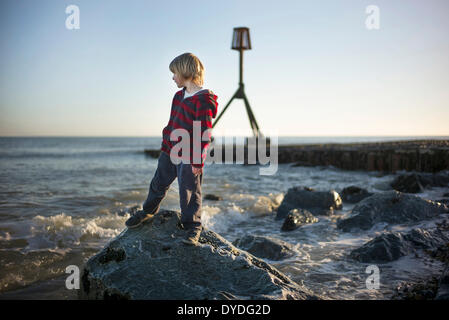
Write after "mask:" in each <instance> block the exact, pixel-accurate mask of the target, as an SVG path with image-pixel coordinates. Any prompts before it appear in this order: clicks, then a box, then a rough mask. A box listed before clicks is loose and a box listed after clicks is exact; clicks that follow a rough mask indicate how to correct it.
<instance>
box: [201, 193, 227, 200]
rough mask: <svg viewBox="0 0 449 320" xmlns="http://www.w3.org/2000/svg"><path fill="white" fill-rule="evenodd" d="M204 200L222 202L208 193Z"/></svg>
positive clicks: (220, 198) (218, 197)
mask: <svg viewBox="0 0 449 320" xmlns="http://www.w3.org/2000/svg"><path fill="white" fill-rule="evenodd" d="M204 200H212V201H220V200H223V198H222V197H220V196H216V195H214V194H210V193H209V194H206V195H205V196H204Z"/></svg>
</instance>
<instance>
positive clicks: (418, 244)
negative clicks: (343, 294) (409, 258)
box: [350, 228, 449, 263]
mask: <svg viewBox="0 0 449 320" xmlns="http://www.w3.org/2000/svg"><path fill="white" fill-rule="evenodd" d="M447 242H449V236H448V235H447V234H445V233H444V232H442V231H440V230H439V229H438V228H433V229H430V230H424V229H420V228H417V229H413V230H412V231H410V232H409V233H402V232H388V233H385V234H382V235H380V236H378V237H376V238H374V239H373V240H370V241H368V242H367V243H365V244H364V245H363V246H361V247H360V248H357V249H355V250H353V251H352V252H351V253H350V257H351V258H352V259H355V260H358V261H360V262H367V263H371V262H378V263H383V262H389V261H394V260H397V259H399V258H400V257H403V256H406V255H408V254H411V253H414V252H415V251H416V250H418V249H429V250H432V249H436V248H438V247H440V246H443V245H445V244H446V243H447Z"/></svg>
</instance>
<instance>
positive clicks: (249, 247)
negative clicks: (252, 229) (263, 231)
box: [232, 235, 295, 260]
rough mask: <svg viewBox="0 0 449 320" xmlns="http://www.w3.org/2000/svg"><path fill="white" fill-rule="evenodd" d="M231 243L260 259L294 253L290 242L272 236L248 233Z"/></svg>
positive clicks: (279, 258)
mask: <svg viewBox="0 0 449 320" xmlns="http://www.w3.org/2000/svg"><path fill="white" fill-rule="evenodd" d="M232 244H233V245H235V246H236V247H239V248H241V249H243V250H245V251H248V252H249V253H251V254H253V255H255V256H256V257H259V258H262V259H270V260H282V259H286V258H290V257H292V256H294V255H295V252H294V251H293V245H292V244H290V243H288V242H285V241H282V240H279V239H276V238H272V237H265V236H253V235H248V236H244V237H243V238H240V239H236V240H235V241H234V242H233V243H232Z"/></svg>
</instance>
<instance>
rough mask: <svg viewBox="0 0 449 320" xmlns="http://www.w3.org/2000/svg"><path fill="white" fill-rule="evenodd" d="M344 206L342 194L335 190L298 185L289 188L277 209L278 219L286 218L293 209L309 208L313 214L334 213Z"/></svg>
mask: <svg viewBox="0 0 449 320" xmlns="http://www.w3.org/2000/svg"><path fill="white" fill-rule="evenodd" d="M341 208H343V204H342V200H341V198H340V195H339V194H338V193H337V192H336V191H335V190H330V191H316V190H314V189H312V188H309V187H302V186H297V187H293V188H290V189H288V191H287V194H286V195H285V197H284V199H283V200H282V203H281V205H280V206H279V207H278V209H277V214H276V220H280V219H284V218H285V217H286V216H287V215H288V213H289V212H290V210H292V209H307V210H308V211H310V212H311V213H312V214H313V215H332V214H334V210H338V209H341Z"/></svg>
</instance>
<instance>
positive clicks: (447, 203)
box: [435, 199, 449, 205]
mask: <svg viewBox="0 0 449 320" xmlns="http://www.w3.org/2000/svg"><path fill="white" fill-rule="evenodd" d="M435 202H439V203H442V204H445V205H449V199H439V200H435Z"/></svg>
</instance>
